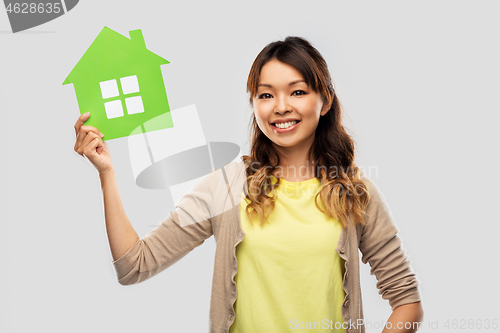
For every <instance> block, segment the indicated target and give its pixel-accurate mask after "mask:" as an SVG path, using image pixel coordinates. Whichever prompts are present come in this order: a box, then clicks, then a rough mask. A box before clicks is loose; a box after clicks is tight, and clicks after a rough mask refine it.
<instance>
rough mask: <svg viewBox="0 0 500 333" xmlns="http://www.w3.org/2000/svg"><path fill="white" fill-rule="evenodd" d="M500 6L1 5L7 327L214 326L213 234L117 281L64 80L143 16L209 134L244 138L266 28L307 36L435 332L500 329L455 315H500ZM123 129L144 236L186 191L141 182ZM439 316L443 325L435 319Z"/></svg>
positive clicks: (129, 180)
mask: <svg viewBox="0 0 500 333" xmlns="http://www.w3.org/2000/svg"><path fill="white" fill-rule="evenodd" d="M499 9H500V5H498V2H497V1H474V2H473V1H405V2H401V1H376V2H375V1H356V2H350V3H347V2H346V1H311V2H305V1H251V2H250V1H246V2H245V4H240V2H234V1H224V2H222V1H199V2H188V1H184V2H181V1H168V2H158V1H95V0H88V1H82V2H80V3H79V4H78V5H77V6H76V7H75V8H74V9H73V10H72V11H71V12H69V13H68V14H66V15H64V16H62V17H60V18H58V19H56V20H53V21H51V22H48V23H47V24H44V25H41V26H39V27H36V28H34V29H31V30H28V31H26V32H22V33H17V34H12V33H11V32H10V26H9V23H8V21H7V14H6V12H5V11H4V10H3V9H2V10H0V31H1V34H0V50H1V51H0V56H1V65H0V66H1V71H0V110H1V112H2V117H3V119H2V120H3V121H2V123H3V126H2V131H1V142H2V154H1V159H2V161H1V162H2V163H1V168H2V186H1V189H2V200H1V205H2V209H1V212H2V217H1V218H2V219H1V221H2V223H1V224H0V253H1V264H2V266H1V273H0V331H1V332H6V333H14V332H40V331H43V332H68V331H70V332H104V331H111V332H137V331H138V330H141V331H143V332H205V331H206V328H207V325H208V307H209V300H210V288H211V279H212V269H213V257H214V249H215V242H214V239H213V237H212V238H210V239H209V240H207V241H206V242H205V243H204V244H203V245H202V246H200V247H199V248H197V249H195V250H194V251H193V252H191V253H190V254H189V255H188V256H187V257H185V258H184V259H183V260H181V261H180V262H178V263H176V264H175V265H174V266H172V267H171V268H169V269H168V270H166V271H164V272H163V273H161V274H159V275H157V276H155V277H154V278H152V279H151V280H149V281H147V282H145V283H141V284H138V285H134V286H127V287H123V286H121V285H119V284H118V282H117V281H116V276H115V275H114V274H115V273H114V270H113V267H112V265H111V254H110V251H109V245H108V243H107V236H106V232H105V226H104V217H103V205H102V197H101V192H100V185H99V180H98V177H97V173H96V171H95V169H94V168H93V167H92V166H91V164H90V163H89V162H88V161H86V160H85V159H83V158H81V157H80V156H79V155H77V154H76V153H75V152H74V151H73V146H74V141H75V133H74V130H73V125H74V123H75V121H76V119H77V117H78V115H79V112H78V106H77V102H76V97H75V94H74V90H73V87H72V86H71V85H68V86H62V85H61V84H62V82H63V80H64V78H65V77H66V75H67V74H68V73H69V72H70V70H71V69H72V68H73V66H74V65H75V64H76V62H77V61H78V60H79V59H80V57H81V56H82V55H83V53H84V51H85V50H86V49H87V47H88V46H89V45H90V44H91V42H92V41H93V40H94V38H95V37H96V36H97V34H98V33H99V32H100V30H101V29H102V28H103V27H104V26H108V27H110V28H112V29H114V30H115V31H117V32H119V33H121V34H124V35H126V34H127V33H128V31H129V30H133V29H142V31H143V34H144V37H145V40H146V45H147V46H148V48H149V49H150V50H152V51H153V52H155V53H157V54H159V55H161V56H163V57H165V58H166V59H168V60H169V61H170V64H168V65H164V66H162V71H163V75H164V80H165V85H166V89H167V95H168V99H169V102H170V106H171V108H172V109H175V108H180V107H183V106H186V105H189V104H196V107H197V109H198V112H199V116H200V119H201V123H202V125H203V129H204V131H205V136H206V138H207V140H208V141H229V142H234V143H237V144H239V145H240V146H242V151H243V152H244V153H247V152H248V142H247V125H248V122H249V119H250V115H251V108H250V106H249V104H248V102H247V95H246V93H245V84H246V79H247V75H248V71H249V69H250V66H251V64H252V61H253V59H254V58H255V56H256V55H257V53H258V52H259V51H260V50H261V49H262V48H263V47H264V46H265V45H266V44H267V43H268V42H271V41H274V40H276V39H281V38H284V37H285V36H287V35H299V36H303V37H306V38H308V39H309V40H310V41H311V42H312V43H313V44H314V45H315V46H316V47H317V48H318V49H319V50H320V51H321V52H322V54H323V55H324V57H325V58H326V60H327V62H328V64H329V68H330V70H331V72H332V75H333V79H334V82H335V85H336V89H337V93H338V95H339V98H340V100H341V102H342V104H343V106H344V110H345V118H346V119H345V121H346V126H347V127H348V129H349V131H350V133H352V135H353V138H354V140H355V141H356V143H357V163H358V165H360V166H361V167H364V168H365V170H367V171H368V168H372V169H371V171H369V175H370V176H371V178H372V179H373V180H374V181H375V182H376V184H377V185H378V186H379V187H380V189H381V190H382V192H383V193H384V195H385V196H386V198H387V201H388V203H389V205H390V207H391V209H392V212H393V215H394V217H395V219H396V222H397V223H398V226H399V228H400V230H401V235H402V237H403V239H404V245H405V247H406V248H407V250H408V253H409V254H410V256H411V260H412V263H413V267H414V269H415V271H416V272H417V274H418V276H419V278H420V280H421V283H422V292H423V295H424V303H423V304H424V308H425V314H426V318H425V323H424V328H423V329H421V332H431V331H432V332H437V331H440V332H443V331H444V332H464V331H477V332H483V331H485V332H492V331H493V330H491V329H490V330H486V329H484V328H483V329H477V326H474V327H476V329H471V328H470V327H469V329H467V330H463V329H462V330H460V329H456V330H453V329H446V328H445V327H444V325H445V323H446V321H447V320H453V319H457V320H460V319H464V320H472V319H474V320H482V323H483V324H484V323H485V322H484V320H485V319H490V320H491V319H496V320H497V321H498V320H499V315H498V298H499V296H500V295H499V288H498V282H495V281H498V267H497V260H494V259H497V255H498V251H499V246H498V244H499V242H498V240H497V232H498V229H499V228H498V223H499V222H500V221H499V218H498V212H497V208H496V204H497V203H498V199H499V195H498V189H499V185H500V182H499V178H498V172H497V167H498V166H499V156H498V143H499V135H498V131H497V126H498V125H497V121H498V116H497V114H498V111H499V102H498V91H499V90H500V81H499V79H498V78H499V74H500V73H499V72H500V65H499V63H498V59H500V47H499V45H498V40H499V31H500V21H499V20H498V10H499ZM109 146H110V149H111V153H112V157H113V161H114V164H115V166H116V170H117V178H118V186H119V189H120V194H121V197H122V200H123V204H124V206H125V209H126V212H127V215H128V217H129V219H130V220H131V222H132V224H133V226H134V228H135V229H136V231H137V233H138V234H139V235H140V236H141V237H142V236H143V235H144V234H146V233H147V232H148V231H150V230H152V229H153V228H154V227H155V226H156V225H157V224H158V223H159V221H161V219H163V218H164V217H166V216H167V214H168V212H169V211H170V210H172V209H173V203H172V200H171V198H170V195H169V193H168V191H165V190H144V189H141V188H139V187H137V186H135V184H134V179H133V177H132V173H131V169H130V161H129V159H128V155H127V153H128V152H127V145H126V140H113V141H110V142H109ZM5 212H6V213H5ZM361 280H362V288H363V296H364V298H363V302H364V309H365V315H366V320H367V321H368V322H371V325H375V326H376V324H375V323H378V325H380V323H381V322H383V321H384V320H386V319H387V318H388V317H389V315H390V308H389V305H388V303H387V301H385V300H383V299H382V298H381V297H380V295H378V294H377V290H376V287H375V283H376V280H375V278H374V277H373V276H371V275H370V274H369V268H368V267H367V266H365V265H363V268H362V271H361ZM436 322H437V323H438V325H439V330H438V329H436V326H434V328H433V329H432V328H429V327H428V326H429V325H430V324H431V323H434V324H433V325H435V323H436ZM450 324H451V321H450ZM474 325H476V324H474ZM380 331H381V329H375V328H373V329H368V330H367V332H370V333H371V332H380Z"/></svg>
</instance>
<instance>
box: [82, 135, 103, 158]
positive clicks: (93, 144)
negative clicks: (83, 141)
mask: <svg viewBox="0 0 500 333" xmlns="http://www.w3.org/2000/svg"><path fill="white" fill-rule="evenodd" d="M100 144H102V141H101V139H100V138H98V137H95V138H94V139H93V140H92V141H90V142H89V144H88V145H87V146H86V147H85V149H84V150H83V155H84V156H85V157H87V158H88V159H89V160H90V157H92V156H94V155H95V154H96V150H97V147H99V145H100Z"/></svg>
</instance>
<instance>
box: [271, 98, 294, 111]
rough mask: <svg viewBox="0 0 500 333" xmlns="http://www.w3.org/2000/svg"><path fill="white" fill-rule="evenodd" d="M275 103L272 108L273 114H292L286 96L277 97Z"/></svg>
mask: <svg viewBox="0 0 500 333" xmlns="http://www.w3.org/2000/svg"><path fill="white" fill-rule="evenodd" d="M275 101H276V105H275V106H274V113H277V114H285V113H287V112H292V107H291V106H290V105H289V103H288V99H287V98H286V96H283V95H282V96H278V97H276V99H275Z"/></svg>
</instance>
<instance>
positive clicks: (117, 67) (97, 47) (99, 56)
mask: <svg viewBox="0 0 500 333" xmlns="http://www.w3.org/2000/svg"><path fill="white" fill-rule="evenodd" d="M129 35H130V38H127V37H125V36H123V35H121V34H119V33H117V32H116V31H114V30H112V29H110V28H108V27H104V28H103V29H102V30H101V32H100V33H99V35H98V36H97V37H96V38H95V40H94V41H93V42H92V44H91V45H90V47H89V48H88V49H87V51H85V53H84V54H83V56H82V57H81V58H80V60H79V61H78V63H77V64H76V65H75V67H73V69H72V70H71V72H70V73H69V75H68V77H66V79H65V80H64V82H63V85H64V84H68V83H75V82H78V81H82V82H88V81H89V79H91V80H92V81H94V82H95V80H97V81H103V80H107V79H110V78H114V77H123V76H127V75H134V74H137V73H138V71H141V70H145V69H148V68H149V69H151V68H155V67H159V66H160V65H164V64H168V63H169V61H168V60H166V59H164V58H162V57H160V56H159V55H157V54H155V53H153V52H151V51H149V50H148V49H147V48H146V44H145V43H144V38H143V36H142V31H141V30H140V29H139V30H132V31H129Z"/></svg>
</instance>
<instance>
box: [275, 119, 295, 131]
mask: <svg viewBox="0 0 500 333" xmlns="http://www.w3.org/2000/svg"><path fill="white" fill-rule="evenodd" d="M293 120H296V119H292V120H287V121H285V123H286V122H288V121H293ZM279 122H280V123H281V122H282V121H279ZM300 123H301V122H300V121H299V122H298V123H296V124H295V125H292V126H290V127H288V128H278V127H276V126H274V123H272V124H271V127H272V128H273V130H274V132H275V133H286V132H291V131H293V130H294V129H295V128H297V126H299V125H300Z"/></svg>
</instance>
